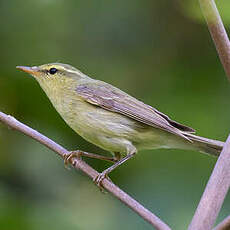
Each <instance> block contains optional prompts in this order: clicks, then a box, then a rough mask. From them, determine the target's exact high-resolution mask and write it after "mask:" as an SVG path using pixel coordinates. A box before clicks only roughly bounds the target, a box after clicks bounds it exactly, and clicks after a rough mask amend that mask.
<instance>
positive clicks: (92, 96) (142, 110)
mask: <svg viewBox="0 0 230 230" xmlns="http://www.w3.org/2000/svg"><path fill="white" fill-rule="evenodd" d="M76 92H77V94H78V95H79V96H81V97H82V98H83V99H84V100H85V101H87V102H89V103H91V104H93V105H97V106H99V107H101V108H104V109H106V110H109V111H112V112H115V113H120V114H123V115H125V116H127V117H130V118H132V119H134V120H136V121H139V122H142V123H144V124H146V125H149V126H152V127H155V128H159V129H163V130H165V131H168V132H170V133H173V134H176V135H178V136H181V137H182V138H184V139H187V140H189V138H188V137H186V136H185V135H184V133H185V132H188V133H193V132H195V131H194V130H193V129H192V128H190V127H187V126H184V125H182V124H180V123H177V122H176V121H173V120H171V119H170V118H169V117H168V116H167V115H165V114H163V113H161V112H159V111H158V110H156V109H155V108H153V107H151V106H149V105H146V104H145V103H143V102H141V101H139V100H137V99H135V98H134V97H131V96H130V95H128V94H126V93H125V92H123V91H121V90H119V89H118V88H116V87H114V86H112V85H109V84H107V83H105V82H101V81H95V84H93V83H87V84H82V85H79V86H77V88H76Z"/></svg>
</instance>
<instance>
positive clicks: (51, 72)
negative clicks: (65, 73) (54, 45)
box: [49, 68, 58, 74]
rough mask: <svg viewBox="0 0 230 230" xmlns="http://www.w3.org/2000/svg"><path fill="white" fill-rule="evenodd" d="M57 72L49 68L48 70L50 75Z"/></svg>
mask: <svg viewBox="0 0 230 230" xmlns="http://www.w3.org/2000/svg"><path fill="white" fill-rule="evenodd" d="M57 71H58V70H57V69H56V68H51V69H50V70H49V73H50V74H55V73H56V72H57Z"/></svg>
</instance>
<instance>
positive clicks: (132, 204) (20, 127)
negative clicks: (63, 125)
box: [0, 112, 171, 230]
mask: <svg viewBox="0 0 230 230" xmlns="http://www.w3.org/2000/svg"><path fill="white" fill-rule="evenodd" d="M0 122H2V123H4V124H6V125H8V126H9V127H11V128H13V129H15V130H17V131H19V132H21V133H23V134H25V135H27V136H29V137H31V138H33V139H34V140H36V141H38V142H40V143H41V144H42V145H45V146H46V147H48V148H49V149H51V150H53V151H54V152H56V153H57V154H58V155H59V156H61V157H62V158H63V157H64V154H66V153H67V152H68V151H67V150H66V149H65V148H63V147H62V146H60V145H59V144H57V143H56V142H54V141H52V140H51V139H49V138H48V137H46V136H44V135H42V134H41V133H39V132H37V131H36V130H34V129H32V128H30V127H28V126H26V125H24V124H23V123H21V122H19V121H17V120H16V119H15V118H14V117H12V116H9V115H6V114H4V113H2V112H0ZM72 166H73V167H74V168H75V169H80V170H81V171H83V172H84V173H85V174H87V175H88V176H89V177H90V178H93V179H94V178H96V176H98V172H97V171H96V170H94V169H93V168H92V167H90V166H89V165H88V164H86V163H85V162H84V161H82V160H80V159H76V158H74V159H73V165H72ZM102 185H103V187H104V188H105V189H106V190H108V191H109V192H110V193H111V194H113V195H114V196H115V197H116V198H118V199H119V200H120V201H121V202H122V203H124V204H125V205H127V206H128V207H129V208H131V209H132V210H133V211H134V212H136V213H137V214H138V215H139V216H141V217H142V218H143V219H144V220H146V221H147V222H149V223H150V224H151V225H152V226H153V227H155V229H156V230H171V229H170V227H169V226H168V225H166V224H165V223H164V222H163V221H162V220H161V219H159V218H158V217H157V216H156V215H154V214H153V213H152V212H150V211H149V210H148V209H146V208H145V207H144V206H142V205H141V204H140V203H138V202H137V201H136V200H134V199H133V198H132V197H131V196H129V195H128V194H127V193H125V192H123V191H122V190H121V189H120V188H118V187H117V186H116V185H115V184H113V183H112V182H111V181H110V180H108V179H104V180H103V181H102Z"/></svg>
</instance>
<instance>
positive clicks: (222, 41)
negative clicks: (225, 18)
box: [199, 0, 230, 80]
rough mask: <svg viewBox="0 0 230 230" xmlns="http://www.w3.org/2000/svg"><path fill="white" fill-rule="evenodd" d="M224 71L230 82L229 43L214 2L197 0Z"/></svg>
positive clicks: (212, 0) (211, 0)
mask: <svg viewBox="0 0 230 230" xmlns="http://www.w3.org/2000/svg"><path fill="white" fill-rule="evenodd" d="M199 2H200V6H201V9H202V12H203V14H204V16H205V19H206V22H207V24H208V28H209V31H210V33H211V35H212V39H213V41H214V43H215V46H216V49H217V52H218V54H219V57H220V60H221V62H222V65H223V67H224V70H225V72H226V74H227V76H228V78H229V80H230V42H229V39H228V35H227V33H226V31H225V28H224V25H223V22H222V20H221V17H220V15H219V12H218V9H217V7H216V4H215V1H214V0H199Z"/></svg>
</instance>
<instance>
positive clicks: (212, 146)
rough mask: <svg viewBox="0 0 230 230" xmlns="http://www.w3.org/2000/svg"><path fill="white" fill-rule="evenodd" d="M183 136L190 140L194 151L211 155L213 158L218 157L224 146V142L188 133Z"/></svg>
mask: <svg viewBox="0 0 230 230" xmlns="http://www.w3.org/2000/svg"><path fill="white" fill-rule="evenodd" d="M185 136H187V137H188V138H189V139H190V140H192V143H191V144H192V145H193V147H194V148H195V149H197V150H198V151H200V152H203V153H207V154H211V155H214V156H219V155H220V152H221V151H222V149H223V146H224V142H222V141H217V140H211V139H208V138H204V137H199V136H196V135H193V134H190V133H186V134H185Z"/></svg>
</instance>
